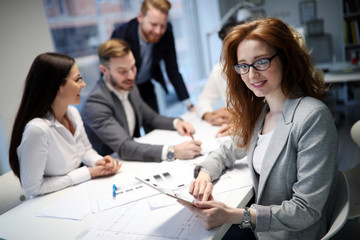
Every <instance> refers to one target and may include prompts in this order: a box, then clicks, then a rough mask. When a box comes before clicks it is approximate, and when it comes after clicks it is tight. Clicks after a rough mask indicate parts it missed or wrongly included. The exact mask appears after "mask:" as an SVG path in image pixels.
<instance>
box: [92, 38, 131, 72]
mask: <svg viewBox="0 0 360 240" xmlns="http://www.w3.org/2000/svg"><path fill="white" fill-rule="evenodd" d="M130 51H131V49H130V46H129V45H128V44H127V42H125V41H124V40H121V39H109V40H107V41H106V42H103V43H102V44H101V45H100V46H99V47H98V51H97V53H98V56H99V60H100V64H102V65H104V66H108V65H109V61H110V58H114V57H123V56H125V55H127V54H128V53H129V52H130Z"/></svg>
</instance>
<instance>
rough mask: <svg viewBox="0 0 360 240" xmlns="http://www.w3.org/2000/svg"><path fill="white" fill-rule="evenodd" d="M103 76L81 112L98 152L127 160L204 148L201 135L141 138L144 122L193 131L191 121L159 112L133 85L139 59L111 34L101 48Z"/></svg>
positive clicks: (192, 153) (191, 153) (184, 155)
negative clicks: (162, 141) (164, 141)
mask: <svg viewBox="0 0 360 240" xmlns="http://www.w3.org/2000/svg"><path fill="white" fill-rule="evenodd" d="M98 55H99V60H100V70H101V72H102V73H103V79H100V80H99V81H98V82H97V84H96V85H95V86H94V88H93V89H92V91H91V92H90V93H89V95H88V97H87V99H86V101H85V102H84V105H83V107H82V111H81V116H82V118H83V122H84V126H85V130H86V133H87V134H88V138H89V140H90V142H91V144H92V145H93V148H94V149H96V151H97V152H98V153H99V154H105V153H106V154H105V155H107V154H112V153H113V152H116V153H118V155H119V156H120V158H121V159H123V160H138V161H156V162H160V161H162V160H168V161H171V160H174V159H175V158H178V159H192V158H194V157H196V156H198V155H199V154H200V152H201V142H200V141H194V140H190V141H185V142H183V143H180V144H178V145H175V146H169V145H151V144H143V143H138V142H135V141H134V140H133V137H140V131H139V129H140V127H141V126H144V127H151V128H158V129H168V130H177V131H178V132H179V134H181V135H185V134H188V135H191V133H194V128H193V126H192V125H191V124H190V123H188V122H184V121H182V120H181V119H174V118H168V117H164V116H160V115H159V114H158V113H156V112H155V111H154V110H152V109H151V108H150V107H149V106H148V105H147V104H146V103H145V102H144V101H143V100H142V98H141V96H140V94H139V90H138V88H137V87H136V85H135V78H136V72H137V69H136V63H135V58H134V55H133V54H132V52H131V50H130V47H129V45H128V44H127V43H126V42H125V41H123V40H120V39H110V40H108V41H106V42H104V43H102V44H101V45H100V46H99V48H98Z"/></svg>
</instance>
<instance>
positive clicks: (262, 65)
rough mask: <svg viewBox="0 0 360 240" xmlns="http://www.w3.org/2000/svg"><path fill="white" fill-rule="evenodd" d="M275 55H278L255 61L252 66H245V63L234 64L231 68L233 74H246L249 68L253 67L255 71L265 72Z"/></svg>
mask: <svg viewBox="0 0 360 240" xmlns="http://www.w3.org/2000/svg"><path fill="white" fill-rule="evenodd" d="M277 55H278V53H276V54H275V55H274V56H272V57H270V58H262V59H259V60H256V61H255V62H253V63H252V64H246V63H240V64H235V65H234V66H233V67H232V68H233V69H234V70H235V72H237V73H238V74H240V75H244V74H247V73H248V72H249V70H250V67H253V68H254V69H255V70H257V71H265V70H266V69H268V68H269V67H270V65H271V60H273V59H274V57H276V56H277Z"/></svg>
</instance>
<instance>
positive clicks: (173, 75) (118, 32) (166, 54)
mask: <svg viewBox="0 0 360 240" xmlns="http://www.w3.org/2000/svg"><path fill="white" fill-rule="evenodd" d="M138 26H139V23H138V21H137V19H136V18H134V19H132V20H130V21H129V22H127V23H125V24H123V25H121V26H120V27H118V28H117V29H115V30H114V32H113V33H112V35H111V38H119V39H122V40H125V41H126V42H127V43H128V44H129V45H130V48H131V51H132V52H133V54H134V57H135V59H136V67H137V69H140V66H141V64H142V59H141V57H140V43H139V35H138ZM152 56H153V61H152V66H151V78H153V79H155V80H156V81H157V82H159V83H160V84H161V86H162V87H163V88H164V90H165V92H166V93H168V90H167V87H166V84H165V80H164V76H163V74H162V72H161V69H160V65H159V62H160V60H162V59H163V60H164V61H165V65H166V73H167V75H168V77H169V80H170V82H171V83H172V85H173V86H174V88H175V91H176V94H177V96H178V98H179V99H180V100H181V101H182V100H184V99H187V98H189V93H188V91H187V89H186V86H185V83H184V80H183V78H182V76H181V74H180V72H179V68H178V65H177V61H176V52H175V43H174V36H173V33H172V27H171V24H170V23H168V25H167V29H166V32H165V34H164V35H163V36H162V37H161V39H160V41H159V42H158V43H155V44H154V47H153V54H152ZM149 80H150V78H149Z"/></svg>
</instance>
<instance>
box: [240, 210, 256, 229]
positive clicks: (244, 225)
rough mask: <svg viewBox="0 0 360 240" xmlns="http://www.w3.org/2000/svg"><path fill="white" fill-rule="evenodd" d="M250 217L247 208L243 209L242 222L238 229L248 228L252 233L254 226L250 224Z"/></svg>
mask: <svg viewBox="0 0 360 240" xmlns="http://www.w3.org/2000/svg"><path fill="white" fill-rule="evenodd" d="M250 220H251V216H250V210H249V208H248V207H245V208H244V221H243V222H242V223H240V225H239V228H241V229H244V228H250V229H251V230H253V231H254V226H253V225H252V224H251V221H250Z"/></svg>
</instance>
